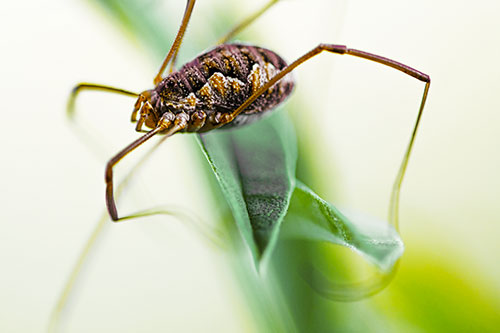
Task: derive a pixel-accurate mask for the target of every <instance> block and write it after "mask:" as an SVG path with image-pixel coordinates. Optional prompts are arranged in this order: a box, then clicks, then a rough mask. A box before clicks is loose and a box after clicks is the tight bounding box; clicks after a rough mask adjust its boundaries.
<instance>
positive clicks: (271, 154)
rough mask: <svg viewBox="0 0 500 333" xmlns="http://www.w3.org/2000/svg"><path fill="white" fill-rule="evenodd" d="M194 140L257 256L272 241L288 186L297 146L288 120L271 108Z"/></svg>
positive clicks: (292, 178) (287, 197)
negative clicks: (265, 114)
mask: <svg viewBox="0 0 500 333" xmlns="http://www.w3.org/2000/svg"><path fill="white" fill-rule="evenodd" d="M200 138H201V143H202V147H203V151H204V152H205V155H206V157H207V159H208V161H209V163H210V165H211V166H212V169H213V171H214V173H215V174H216V176H217V179H218V181H219V183H220V185H221V188H222V191H223V194H224V197H225V199H226V200H227V202H228V203H229V205H230V207H231V210H232V213H233V216H234V218H235V221H236V224H237V226H238V228H239V231H240V233H241V235H242V237H243V239H244V240H245V242H246V243H247V245H248V247H249V248H250V250H251V251H252V254H253V256H254V259H257V260H258V259H261V257H262V256H263V255H264V254H266V253H271V252H272V249H273V247H274V245H275V244H276V241H277V237H278V232H279V226H280V224H281V222H282V220H283V217H284V216H285V214H286V212H287V209H288V205H289V201H290V197H291V194H292V192H293V189H294V184H295V164H296V160H297V148H296V142H295V134H294V130H293V128H292V125H291V123H290V121H289V119H288V118H287V116H286V115H285V114H283V113H282V112H277V113H275V114H274V115H272V116H271V117H268V118H266V119H263V120H261V121H259V122H257V123H255V124H253V125H250V126H246V127H244V128H241V129H237V130H234V131H219V132H218V133H217V132H214V133H208V134H204V135H201V136H200Z"/></svg>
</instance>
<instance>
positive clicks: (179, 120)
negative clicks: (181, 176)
mask: <svg viewBox="0 0 500 333" xmlns="http://www.w3.org/2000/svg"><path fill="white" fill-rule="evenodd" d="M174 117H175V119H174ZM172 122H173V126H172V127H171V126H170V125H171V124H172ZM187 123H188V116H187V115H186V114H185V113H179V114H177V115H176V116H174V115H173V114H171V113H165V114H164V116H162V118H161V119H160V121H159V122H158V125H157V126H156V127H155V128H154V129H153V130H151V131H149V132H148V133H146V134H145V135H143V136H141V137H140V138H138V139H137V140H135V141H134V142H132V143H131V144H129V145H128V146H127V147H125V148H123V149H122V150H121V151H120V152H119V153H118V154H116V155H115V156H114V157H113V158H112V159H110V160H109V161H108V163H107V164H106V172H105V182H106V206H107V208H108V212H109V215H110V216H111V219H112V220H113V221H115V222H117V221H119V220H122V219H126V218H129V217H127V216H125V217H121V218H119V217H118V212H117V209H116V204H115V198H114V194H113V166H115V165H116V164H117V163H118V162H119V161H120V160H121V159H122V158H124V157H125V156H126V155H128V153H130V152H132V151H133V150H134V149H136V148H137V147H139V146H140V145H142V144H143V143H144V142H146V141H148V140H149V139H151V138H152V137H153V136H155V135H156V134H158V133H160V132H163V131H165V130H168V131H167V133H165V138H164V139H163V140H162V141H164V140H165V139H166V138H167V137H169V136H172V135H173V134H175V133H177V132H179V131H181V130H183V129H184V128H186V126H187Z"/></svg>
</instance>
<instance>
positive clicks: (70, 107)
mask: <svg viewBox="0 0 500 333" xmlns="http://www.w3.org/2000/svg"><path fill="white" fill-rule="evenodd" d="M83 90H98V91H107V92H112V93H116V94H122V95H126V96H131V97H138V96H139V94H137V93H135V92H132V91H129V90H125V89H121V88H115V87H110V86H106V85H102V84H96V83H87V82H82V83H79V84H77V85H76V86H75V87H74V88H73V90H71V95H70V96H69V99H68V104H67V106H66V115H67V116H68V118H70V119H73V118H74V115H75V101H76V98H77V97H78V94H79V93H80V92H82V91H83Z"/></svg>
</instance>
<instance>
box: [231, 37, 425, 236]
mask: <svg viewBox="0 0 500 333" xmlns="http://www.w3.org/2000/svg"><path fill="white" fill-rule="evenodd" d="M323 51H328V52H331V53H337V54H347V55H352V56H355V57H360V58H364V59H367V60H371V61H374V62H378V63H380V64H383V65H386V66H389V67H392V68H395V69H397V70H399V71H401V72H403V73H405V74H407V75H410V76H412V77H414V78H416V79H418V80H420V81H423V82H425V88H424V92H423V95H422V99H421V102H420V107H419V111H418V115H417V120H416V121H415V125H414V127H413V132H412V135H411V138H410V142H409V144H408V147H407V150H406V152H405V155H404V157H403V160H402V162H401V166H400V169H399V172H398V175H397V176H396V180H395V182H394V186H393V190H392V194H391V203H390V207H389V222H390V223H391V224H392V225H393V226H394V227H395V228H396V230H398V206H399V190H400V188H401V184H402V182H403V178H404V174H405V171H406V166H407V164H408V160H409V158H410V154H411V149H412V147H413V142H414V140H415V136H416V134H417V130H418V125H419V123H420V119H421V117H422V114H423V112H424V106H425V101H426V99H427V94H428V92H429V87H430V83H431V78H430V77H429V75H427V74H424V73H422V72H420V71H418V70H416V69H413V68H411V67H410V66H407V65H404V64H402V63H400V62H397V61H395V60H392V59H388V58H385V57H381V56H378V55H375V54H372V53H368V52H364V51H360V50H356V49H349V48H347V47H346V46H344V45H333V44H320V45H318V46H317V47H315V48H314V49H312V50H311V51H309V52H308V53H306V54H304V55H303V56H302V57H300V58H299V59H297V60H295V61H294V62H292V63H291V64H290V65H288V66H287V67H286V68H285V69H283V70H282V71H281V72H279V73H278V74H276V75H275V76H274V77H273V78H271V79H270V80H269V81H268V82H266V83H265V84H264V85H262V87H260V88H259V89H258V90H257V91H256V92H255V93H254V94H252V96H250V97H249V98H248V99H247V100H246V101H245V102H244V103H243V104H241V105H240V106H239V107H238V108H237V109H236V110H235V111H234V112H233V113H231V114H228V115H226V116H225V117H224V119H223V123H228V122H231V121H232V120H233V119H234V118H235V117H236V116H237V115H239V114H240V113H241V112H242V111H243V110H245V109H246V108H247V107H248V106H249V105H250V104H251V103H252V102H253V101H255V100H256V99H257V98H258V97H259V96H260V95H262V94H263V93H264V92H265V91H267V89H269V88H270V87H271V86H272V85H274V84H275V83H276V82H278V81H279V80H281V79H282V78H283V77H284V76H285V75H287V74H288V73H290V72H291V71H292V70H294V69H295V68H296V67H297V66H299V65H300V64H302V63H304V62H305V61H307V60H309V59H311V58H312V57H314V56H316V55H318V54H319V53H321V52H323Z"/></svg>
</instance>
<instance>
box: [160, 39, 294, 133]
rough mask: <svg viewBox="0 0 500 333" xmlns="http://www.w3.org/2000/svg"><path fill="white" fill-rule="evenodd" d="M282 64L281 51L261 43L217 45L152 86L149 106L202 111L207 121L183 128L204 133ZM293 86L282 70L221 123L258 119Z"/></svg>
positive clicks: (192, 112) (191, 111)
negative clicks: (153, 87)
mask: <svg viewBox="0 0 500 333" xmlns="http://www.w3.org/2000/svg"><path fill="white" fill-rule="evenodd" d="M286 66H287V64H286V62H285V61H284V60H283V59H282V58H281V57H280V56H278V55H277V54H276V53H274V52H272V51H270V50H267V49H264V48H261V47H256V46H250V45H242V44H223V45H219V46H217V47H216V48H214V49H212V50H211V51H208V52H206V53H203V54H201V55H199V56H198V57H196V58H195V59H194V60H192V61H191V62H189V63H187V64H185V65H184V66H183V67H181V68H180V69H179V70H178V71H177V72H174V73H172V74H170V75H169V76H167V77H166V78H165V79H164V80H163V81H162V82H160V83H159V84H158V86H157V87H156V88H155V90H154V95H156V96H154V97H155V98H154V99H153V100H152V102H153V106H154V108H155V110H156V111H157V112H158V114H159V115H162V114H164V113H165V112H173V113H179V112H185V113H187V114H188V115H190V116H192V115H193V114H194V113H196V112H203V113H205V114H206V116H207V118H206V119H207V121H206V122H205V123H204V124H203V125H202V126H201V127H199V126H198V127H196V126H194V127H190V128H188V129H187V131H198V132H204V131H207V130H210V129H212V128H214V127H217V126H216V125H217V124H216V122H217V119H218V117H219V118H220V115H222V114H224V113H231V112H233V111H234V110H235V109H237V108H238V106H240V105H241V104H243V102H245V101H246V100H247V99H248V98H249V97H250V96H251V95H252V94H253V93H254V92H255V91H257V90H258V89H259V88H260V87H261V86H262V85H264V84H265V83H266V82H267V81H269V79H270V78H272V77H273V76H274V75H276V74H277V73H278V72H279V71H281V70H282V69H283V68H285V67H286ZM293 86H294V82H293V80H292V78H291V76H290V75H286V76H285V77H284V78H283V79H281V80H280V81H278V82H277V83H276V84H275V85H273V86H272V87H271V88H269V89H268V90H267V91H266V92H265V93H263V94H262V95H261V96H260V97H258V98H257V99H256V100H255V101H254V102H253V103H252V104H250V106H249V107H247V108H246V109H245V110H244V111H243V112H242V113H240V114H239V115H238V116H237V117H236V118H235V119H234V120H233V121H232V122H230V123H228V124H227V125H225V126H224V127H226V128H227V127H233V126H240V125H243V124H247V123H249V122H252V121H254V120H256V119H258V118H260V117H261V116H262V115H263V114H264V113H265V112H266V111H269V110H272V109H274V108H275V107H276V106H277V105H279V104H280V103H282V102H283V101H284V100H285V99H286V98H287V97H288V96H289V95H290V93H291V92H292V89H293ZM214 122H215V123H214Z"/></svg>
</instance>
